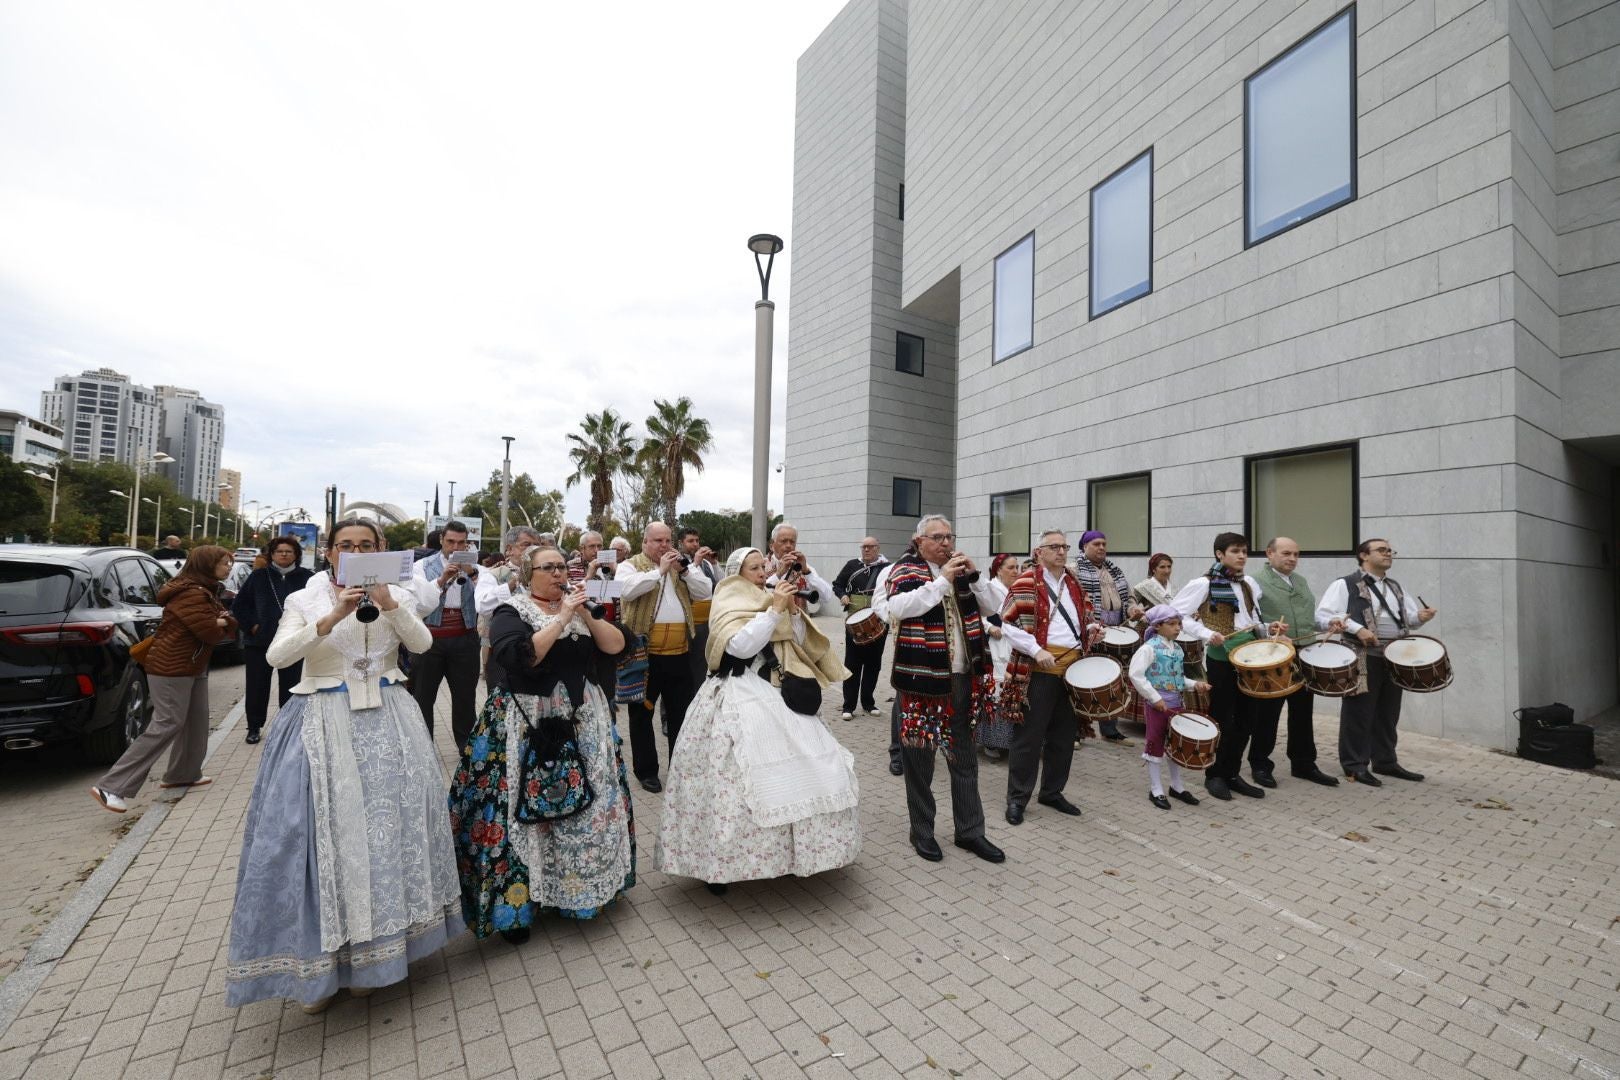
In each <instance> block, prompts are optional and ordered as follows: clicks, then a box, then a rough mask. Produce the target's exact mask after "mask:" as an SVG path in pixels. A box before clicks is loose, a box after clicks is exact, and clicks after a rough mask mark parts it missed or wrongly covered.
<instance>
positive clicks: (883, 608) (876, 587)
mask: <svg viewBox="0 0 1620 1080" xmlns="http://www.w3.org/2000/svg"><path fill="white" fill-rule="evenodd" d="M893 569H894V563H889V564H887V565H886V566H884V567H883V569H882V570H879V571H878V576H877V581H876V583H874V584H873V586H872V610H873V611H875V612H877V613H878V618H880V619H882V620H883V621H884V622H888V621H889V571H890V570H893Z"/></svg>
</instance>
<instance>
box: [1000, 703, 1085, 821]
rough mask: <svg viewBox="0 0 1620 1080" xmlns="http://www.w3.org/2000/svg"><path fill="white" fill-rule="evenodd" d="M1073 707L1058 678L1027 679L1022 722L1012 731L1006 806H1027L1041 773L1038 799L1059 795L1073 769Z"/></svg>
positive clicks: (1008, 758)
mask: <svg viewBox="0 0 1620 1080" xmlns="http://www.w3.org/2000/svg"><path fill="white" fill-rule="evenodd" d="M1075 724H1076V721H1075V717H1074V705H1073V703H1072V702H1071V701H1070V700H1069V686H1068V684H1067V683H1065V682H1064V681H1063V677H1062V676H1061V675H1047V674H1044V673H1042V672H1035V673H1034V674H1032V675H1030V677H1029V702H1028V705H1027V707H1026V708H1025V709H1024V722H1023V723H1022V724H1016V725H1014V727H1013V740H1012V749H1011V750H1010V751H1009V753H1008V755H1007V802H1009V803H1017V804H1018V805H1019V806H1020V807H1023V806H1028V805H1029V797H1030V795H1031V794H1032V793H1033V792H1034V791H1035V776H1036V772H1037V771H1039V773H1040V781H1041V797H1042V798H1043V799H1049V798H1051V797H1052V796H1054V795H1062V794H1063V788H1064V787H1065V786H1066V785H1067V784H1068V782H1069V770H1070V769H1071V768H1073V766H1074V733H1075Z"/></svg>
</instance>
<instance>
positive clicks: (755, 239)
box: [748, 233, 782, 551]
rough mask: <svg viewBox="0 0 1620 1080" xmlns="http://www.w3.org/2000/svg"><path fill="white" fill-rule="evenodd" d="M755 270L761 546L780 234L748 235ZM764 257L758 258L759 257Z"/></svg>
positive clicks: (757, 530)
mask: <svg viewBox="0 0 1620 1080" xmlns="http://www.w3.org/2000/svg"><path fill="white" fill-rule="evenodd" d="M748 250H749V251H752V252H753V253H754V269H755V270H758V271H759V299H758V300H756V301H755V302H754V528H753V546H754V547H756V548H759V549H760V550H761V551H764V550H765V529H766V525H767V524H768V523H769V517H768V516H767V511H766V508H765V503H766V501H767V499H768V498H769V494H770V486H769V485H770V464H769V458H770V456H771V349H772V346H773V343H774V338H775V332H776V304H775V302H774V301H772V300H771V267H772V265H773V264H774V263H775V262H776V256H777V253H778V252H780V251H781V250H782V238H781V237H780V236H772V235H771V234H770V233H758V234H756V235H754V236H750V237H749V238H748ZM761 256H764V258H765V261H764V262H761V261H760V257H761Z"/></svg>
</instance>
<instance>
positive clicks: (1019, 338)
mask: <svg viewBox="0 0 1620 1080" xmlns="http://www.w3.org/2000/svg"><path fill="white" fill-rule="evenodd" d="M995 291H996V296H995V304H994V307H995V315H994V319H995V328H994V330H993V331H992V333H991V337H992V338H994V340H995V356H994V357H993V362H994V363H998V364H999V363H1000V362H1001V361H1003V360H1005V359H1007V358H1008V357H1009V356H1015V355H1017V354H1018V353H1021V352H1023V351H1024V350H1025V349H1027V348H1029V347H1030V346H1032V345H1034V344H1035V234H1034V233H1030V234H1029V235H1028V236H1026V237H1024V238H1023V239H1022V240H1020V241H1018V243H1016V244H1014V245H1013V246H1012V247H1010V248H1008V249H1007V250H1006V251H1003V252H1002V253H1001V254H1000V255H997V256H996V284H995Z"/></svg>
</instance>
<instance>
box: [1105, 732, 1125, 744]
mask: <svg viewBox="0 0 1620 1080" xmlns="http://www.w3.org/2000/svg"><path fill="white" fill-rule="evenodd" d="M1102 737H1103V738H1105V739H1107V740H1108V741H1109V742H1124V741H1125V736H1123V735H1121V734H1120V733H1119V732H1117V731H1105V732H1103V733H1102Z"/></svg>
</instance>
